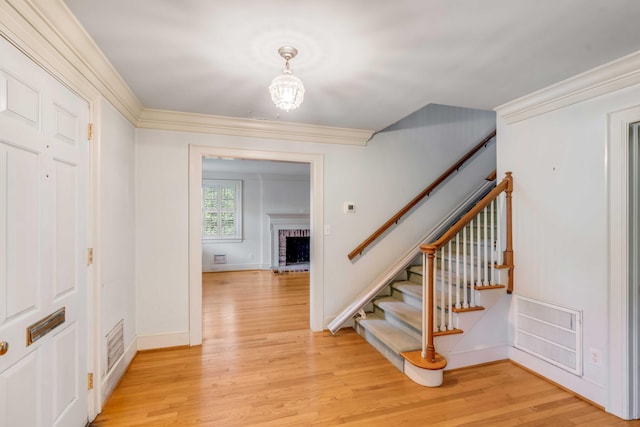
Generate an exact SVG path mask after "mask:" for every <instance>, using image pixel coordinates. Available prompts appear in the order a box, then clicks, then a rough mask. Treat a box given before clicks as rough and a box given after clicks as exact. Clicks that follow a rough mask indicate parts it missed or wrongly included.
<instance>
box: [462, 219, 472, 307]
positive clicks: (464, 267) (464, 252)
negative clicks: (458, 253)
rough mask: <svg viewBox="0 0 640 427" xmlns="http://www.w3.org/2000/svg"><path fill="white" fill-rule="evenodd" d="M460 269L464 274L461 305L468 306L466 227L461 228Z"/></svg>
mask: <svg viewBox="0 0 640 427" xmlns="http://www.w3.org/2000/svg"><path fill="white" fill-rule="evenodd" d="M471 234H473V233H471ZM462 271H463V276H464V278H463V279H464V280H463V282H462V286H463V288H462V289H463V292H462V300H463V302H462V307H463V308H469V303H468V302H467V283H469V282H468V281H467V279H468V277H467V227H465V228H463V229H462Z"/></svg>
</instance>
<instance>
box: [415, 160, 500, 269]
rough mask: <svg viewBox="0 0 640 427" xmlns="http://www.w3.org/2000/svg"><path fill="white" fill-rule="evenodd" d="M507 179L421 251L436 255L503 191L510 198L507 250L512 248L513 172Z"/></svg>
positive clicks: (423, 246) (421, 247) (421, 246)
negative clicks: (431, 251) (431, 252)
mask: <svg viewBox="0 0 640 427" xmlns="http://www.w3.org/2000/svg"><path fill="white" fill-rule="evenodd" d="M506 175H507V176H506V177H504V179H503V180H502V181H501V182H500V183H499V184H498V185H496V186H495V188H494V189H493V190H491V191H490V192H489V193H488V194H487V195H486V196H484V197H483V198H482V200H480V201H479V202H478V203H476V205H475V206H474V207H473V208H471V210H470V211H469V212H467V213H466V214H464V216H463V217H462V218H460V219H459V220H458V222H456V223H455V224H453V225H452V226H451V228H450V229H449V230H447V231H446V232H445V233H444V234H443V235H442V236H441V237H440V238H439V239H438V240H436V241H435V242H433V243H427V244H424V245H420V249H421V250H422V251H423V252H427V253H428V252H430V250H433V252H434V253H435V251H437V250H439V249H442V247H443V246H444V245H446V244H447V243H448V242H449V240H451V239H453V238H454V237H455V236H456V234H458V232H459V231H460V230H462V229H463V228H464V227H466V226H467V224H469V222H470V221H471V220H472V219H473V218H475V217H476V216H477V215H478V214H479V213H480V212H482V210H483V209H484V208H486V207H487V206H489V203H491V202H492V201H493V200H494V199H495V198H496V197H498V196H499V195H500V193H502V192H503V191H506V194H507V197H508V198H509V200H507V224H506V226H507V227H506V228H507V244H506V247H507V249H509V248H510V246H511V244H510V242H509V240H510V235H511V233H510V229H511V224H510V221H511V218H510V216H511V212H510V208H511V206H510V205H511V200H510V198H511V192H512V191H513V178H512V177H511V172H507V173H506ZM505 264H507V265H508V263H507V261H506V260H505Z"/></svg>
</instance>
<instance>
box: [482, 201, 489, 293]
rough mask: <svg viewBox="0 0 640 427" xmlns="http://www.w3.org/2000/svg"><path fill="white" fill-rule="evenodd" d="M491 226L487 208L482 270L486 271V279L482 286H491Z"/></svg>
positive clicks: (485, 209)
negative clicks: (489, 227)
mask: <svg viewBox="0 0 640 427" xmlns="http://www.w3.org/2000/svg"><path fill="white" fill-rule="evenodd" d="M488 225H489V213H488V211H487V206H485V208H484V259H483V263H482V268H483V269H484V279H483V280H482V286H487V285H488V284H489V233H488V232H487V231H488V229H487V227H488Z"/></svg>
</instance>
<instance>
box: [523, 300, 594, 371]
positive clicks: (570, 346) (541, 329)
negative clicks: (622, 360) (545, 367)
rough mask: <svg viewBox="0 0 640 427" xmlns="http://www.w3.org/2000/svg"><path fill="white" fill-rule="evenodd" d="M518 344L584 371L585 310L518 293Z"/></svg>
mask: <svg viewBox="0 0 640 427" xmlns="http://www.w3.org/2000/svg"><path fill="white" fill-rule="evenodd" d="M515 326H516V333H515V347H516V348H519V349H520V350H523V351H525V352H527V353H529V354H532V355H534V356H536V357H539V358H541V359H543V360H546V361H547V362H549V363H552V364H554V365H556V366H558V367H560V368H562V369H565V370H567V371H569V372H571V373H573V374H575V375H582V312H580V311H576V310H571V309H568V308H565V307H559V306H557V305H552V304H548V303H545V302H541V301H536V300H532V299H529V298H525V297H521V296H517V298H516V325H515Z"/></svg>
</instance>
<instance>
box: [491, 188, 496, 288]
mask: <svg viewBox="0 0 640 427" xmlns="http://www.w3.org/2000/svg"><path fill="white" fill-rule="evenodd" d="M490 206H491V282H490V283H489V284H490V285H495V284H496V250H495V249H496V243H495V242H496V241H495V231H496V201H495V199H494V200H493V201H492V202H491V205H490Z"/></svg>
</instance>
